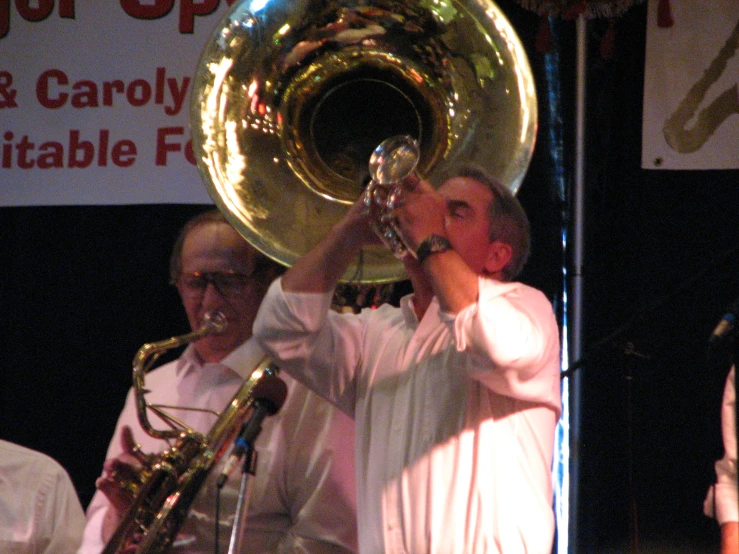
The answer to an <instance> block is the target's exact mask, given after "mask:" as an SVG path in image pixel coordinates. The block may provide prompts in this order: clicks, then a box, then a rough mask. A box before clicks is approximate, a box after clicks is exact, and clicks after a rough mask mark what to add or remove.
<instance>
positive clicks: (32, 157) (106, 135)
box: [0, 129, 137, 169]
mask: <svg viewBox="0 0 739 554" xmlns="http://www.w3.org/2000/svg"><path fill="white" fill-rule="evenodd" d="M3 139H4V140H5V143H4V144H3V145H2V155H1V157H0V165H2V167H3V168H4V169H12V168H13V167H17V168H19V169H31V168H33V167H37V168H39V169H52V168H57V169H63V168H65V167H66V168H68V169H84V168H87V167H90V166H91V165H92V164H93V162H94V161H96V165H97V166H98V167H106V166H107V165H108V159H109V158H110V161H111V163H112V164H113V165H115V166H117V167H129V166H131V165H133V164H134V163H135V162H136V155H137V150H136V145H135V144H134V143H133V141H131V140H128V139H123V140H119V141H117V142H115V143H114V144H113V146H112V148H111V147H109V144H110V131H109V130H108V129H101V130H100V131H99V132H98V137H97V142H93V141H92V140H88V139H87V138H83V137H82V133H81V132H80V131H79V130H78V129H72V130H71V131H69V141H68V143H67V145H66V147H65V145H64V144H63V143H61V142H58V141H53V140H52V141H46V142H43V143H42V144H41V145H40V146H39V147H38V149H36V143H35V142H32V141H31V140H30V139H29V137H28V135H23V136H22V137H21V139H20V140H19V141H17V142H16V143H13V142H12V141H13V139H14V135H13V133H12V131H6V132H5V134H4V135H3ZM13 150H15V159H13ZM65 150H66V152H67V155H66V157H65V155H64V153H65ZM96 154H97V157H96ZM65 162H66V163H65Z"/></svg>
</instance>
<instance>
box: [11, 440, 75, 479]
mask: <svg viewBox="0 0 739 554" xmlns="http://www.w3.org/2000/svg"><path fill="white" fill-rule="evenodd" d="M0 466H3V467H4V468H5V469H6V470H8V471H9V468H10V467H17V468H19V469H22V470H23V471H35V472H38V473H66V470H65V469H64V468H63V467H62V465H61V464H60V463H59V462H57V461H56V460H55V459H54V458H52V457H51V456H49V455H48V454H44V453H43V452H40V451H38V450H33V449H32V448H28V447H25V446H21V445H20V444H16V443H13V442H8V441H4V440H0Z"/></svg>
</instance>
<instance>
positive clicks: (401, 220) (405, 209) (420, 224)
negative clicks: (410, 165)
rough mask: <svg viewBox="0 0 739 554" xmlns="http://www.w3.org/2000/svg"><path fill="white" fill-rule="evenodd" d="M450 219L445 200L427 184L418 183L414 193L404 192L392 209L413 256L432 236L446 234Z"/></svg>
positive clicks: (400, 231) (412, 190) (426, 182)
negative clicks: (422, 243)
mask: <svg viewBox="0 0 739 554" xmlns="http://www.w3.org/2000/svg"><path fill="white" fill-rule="evenodd" d="M447 215H448V208H447V202H446V199H445V198H444V197H443V196H442V195H441V194H439V193H438V192H437V191H436V190H435V189H434V187H432V186H431V183H429V182H428V181H425V180H421V181H419V182H418V183H417V184H416V185H415V187H413V189H408V188H403V189H402V192H401V194H400V198H399V201H398V202H397V203H396V206H395V208H394V209H393V216H394V217H395V219H396V221H397V228H398V232H399V234H400V236H401V238H402V239H403V242H404V243H405V244H406V246H408V247H409V248H411V249H412V250H413V251H414V252H415V250H416V249H417V248H418V245H419V244H420V243H421V241H423V239H425V238H426V237H428V236H429V235H432V234H437V235H442V236H444V235H445V234H446V232H445V226H446V218H447Z"/></svg>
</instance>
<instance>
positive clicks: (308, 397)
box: [80, 210, 356, 554]
mask: <svg viewBox="0 0 739 554" xmlns="http://www.w3.org/2000/svg"><path fill="white" fill-rule="evenodd" d="M278 273H279V266H277V265H276V264H274V263H273V262H272V261H271V260H269V259H268V258H266V257H265V256H263V255H262V254H260V253H259V252H257V251H256V250H255V249H254V248H253V247H252V246H251V245H249V244H248V243H246V242H245V241H244V240H243V239H242V238H241V237H240V236H239V234H238V233H237V232H236V231H235V230H234V229H233V228H232V227H231V226H230V225H229V224H228V223H227V222H226V220H225V219H224V217H223V215H222V214H221V213H220V212H218V211H215V210H212V211H208V212H205V213H203V214H201V215H199V216H197V217H195V218H194V219H192V220H191V221H190V222H188V223H187V225H185V227H184V228H183V230H182V232H181V234H180V237H179V238H178V240H177V242H176V244H175V247H174V250H173V253H172V258H171V263H170V275H171V280H172V282H173V283H174V284H175V285H176V287H177V290H178V292H179V294H180V297H181V299H182V303H183V305H184V308H185V312H186V313H187V317H188V320H189V323H190V326H191V327H192V329H199V328H200V327H201V325H202V323H203V318H204V316H205V314H206V313H209V312H212V311H214V310H217V311H219V312H221V313H222V314H223V315H224V316H225V318H226V322H227V326H226V329H225V331H224V332H222V333H216V334H212V335H209V336H206V337H205V338H202V339H200V340H198V341H196V342H194V343H192V344H190V345H189V346H188V347H187V348H186V349H185V351H184V353H183V354H182V355H181V356H180V358H179V359H177V360H176V361H173V362H170V363H168V364H166V365H163V366H161V367H159V368H157V369H155V370H154V371H152V372H150V373H149V374H148V375H147V377H146V388H147V389H148V390H149V391H150V392H148V393H147V395H146V396H147V400H148V402H149V403H150V404H157V405H164V406H167V408H166V409H165V411H166V412H167V413H169V414H170V415H172V416H174V417H176V418H177V419H179V420H181V421H183V422H184V423H185V424H187V425H188V426H189V427H191V428H193V429H195V430H196V431H198V432H200V433H203V434H205V433H207V432H208V430H209V429H210V428H211V427H212V426H213V424H214V423H215V421H216V419H217V418H216V415H215V414H214V413H213V412H220V411H221V410H223V409H224V407H225V406H226V404H227V403H228V402H229V401H230V400H231V398H232V396H233V395H234V393H235V392H236V390H237V389H238V388H239V386H240V385H241V383H242V382H243V380H244V379H245V378H246V377H248V376H249V374H250V372H251V371H252V370H253V369H254V366H255V365H256V364H257V363H258V362H259V360H261V359H262V358H263V356H264V352H263V351H262V350H261V349H260V347H259V346H258V344H257V343H256V342H255V341H254V339H252V338H251V329H252V323H253V321H254V317H255V314H256V311H257V308H258V306H259V304H260V302H261V300H262V298H263V296H264V294H265V291H266V289H267V287H268V285H269V283H270V282H271V281H272V280H273V278H274V277H275V276H276V275H277V274H278ZM238 346H240V348H239V350H238V352H234V349H236V347H238ZM281 378H283V379H284V380H285V381H286V383H287V386H288V394H287V400H286V401H285V404H284V405H283V406H282V408H281V410H280V411H279V412H278V413H277V414H276V415H274V416H272V417H268V418H267V419H265V420H264V423H263V430H262V433H261V434H260V435H259V438H258V439H257V441H256V445H255V449H256V451H257V453H258V457H257V467H256V474H255V476H254V478H253V481H252V483H251V485H250V489H251V493H250V495H249V501H250V502H249V506H248V514H247V518H246V520H245V527H244V536H243V538H242V540H241V541H240V543H241V544H242V545H243V547H244V548H243V549H242V550H241V551H240V552H241V553H252V552H253V553H257V552H259V553H263V552H309V553H317V554H323V553H329V552H330V553H335V552H337V553H338V552H345V553H349V552H355V551H356V523H355V492H354V480H353V451H352V449H353V423H352V421H351V420H350V419H349V418H348V417H347V416H346V415H344V414H342V413H340V412H339V411H338V410H336V409H334V408H333V407H332V406H330V405H329V404H328V403H327V402H325V401H324V400H322V399H320V398H319V397H318V396H317V395H315V394H314V393H312V392H310V391H308V390H307V389H306V388H305V387H303V386H302V385H300V384H299V383H297V382H296V381H295V380H293V379H291V378H289V377H288V376H286V375H284V376H283V375H281ZM172 406H175V408H171V407H172ZM178 406H183V407H190V408H195V409H196V411H192V410H185V409H179V408H176V407H178ZM205 410H209V411H205ZM150 416H151V421H152V425H153V426H154V427H157V424H160V423H161V420H160V419H158V417H156V416H154V415H152V414H150ZM134 442H138V443H139V446H140V449H141V450H142V451H143V452H145V453H157V452H161V451H163V450H165V449H166V448H168V446H169V445H168V444H167V442H166V441H164V440H160V439H156V438H152V437H151V436H149V435H147V433H145V432H144V431H143V430H142V427H141V425H140V424H139V421H138V418H137V409H136V399H135V393H134V390H132V391H131V392H130V393H129V395H128V398H127V399H126V404H125V406H124V408H123V411H122V413H121V415H120V418H119V420H118V424H117V426H116V429H115V433H114V435H113V439H112V441H111V443H110V447H109V449H108V455H107V460H106V462H105V464H104V467H103V474H102V476H101V477H100V478H99V479H98V480H97V482H96V485H97V487H98V491H97V492H96V494H95V496H94V497H93V499H92V502H91V503H90V506H89V507H88V510H87V526H86V528H85V536H84V541H83V545H82V547H81V549H80V552H81V553H84V554H90V553H99V552H101V551H102V549H103V547H104V545H105V544H106V542H107V541H108V540H109V539H110V537H111V535H112V534H113V533H114V531H115V530H116V528H117V526H118V524H119V523H120V521H121V517H122V515H123V514H124V513H125V511H126V510H127V509H128V506H129V505H130V499H129V500H127V499H126V497H125V495H123V494H122V492H121V491H122V484H123V483H122V481H121V480H122V479H123V480H124V481H125V480H126V479H127V478H128V479H130V478H132V472H133V471H134V468H135V466H137V465H140V464H139V462H138V460H137V458H136V456H135V455H134V452H133V449H134ZM218 474H219V468H218V467H217V468H216V470H215V471H213V472H212V477H213V479H211V481H214V480H215V477H216V476H217V475H218ZM238 487H239V478H238V475H237V474H236V472H235V473H234V475H232V476H231V477H230V478H229V479H228V481H227V482H226V485H225V486H224V487H223V489H222V490H221V491H220V499H219V500H220V517H219V518H218V521H219V529H218V537H219V544H218V545H217V546H216V544H215V537H216V532H217V531H216V524H215V521H216V515H215V508H216V506H215V503H216V495H215V487H214V484H213V483H211V482H206V483H205V485H203V488H202V489H201V491H200V494H199V496H198V497H197V498H196V499H195V501H194V502H193V505H192V509H191V510H190V517H189V518H188V521H186V522H185V524H184V525H182V527H181V529H180V533H179V534H178V536H177V538H176V539H175V542H174V547H173V548H172V550H171V551H172V552H180V553H206V552H207V553H212V552H222V553H225V552H226V551H227V550H228V547H229V541H230V536H229V535H230V532H231V528H232V525H233V523H234V512H235V506H236V500H237V497H238Z"/></svg>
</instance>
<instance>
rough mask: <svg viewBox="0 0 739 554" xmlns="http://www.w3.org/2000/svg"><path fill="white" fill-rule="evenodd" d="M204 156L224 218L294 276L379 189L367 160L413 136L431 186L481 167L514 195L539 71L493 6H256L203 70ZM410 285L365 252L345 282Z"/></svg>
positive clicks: (427, 1)
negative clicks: (372, 184)
mask: <svg viewBox="0 0 739 554" xmlns="http://www.w3.org/2000/svg"><path fill="white" fill-rule="evenodd" d="M191 116H192V117H191V124H192V138H193V148H194V152H195V157H196V159H197V164H198V168H199V171H200V173H201V176H202V178H203V180H204V182H205V186H206V188H207V189H208V191H209V194H210V195H211V197H212V198H213V201H214V202H215V204H216V205H217V207H218V208H219V209H220V210H221V211H222V212H223V213H224V215H225V216H226V218H227V219H228V220H229V222H230V223H231V224H232V225H233V226H234V227H235V228H236V229H237V231H239V233H241V234H242V235H243V236H244V238H245V239H246V240H248V241H249V242H250V243H251V244H253V245H254V246H255V247H256V248H257V249H259V250H260V251H262V252H263V253H264V254H266V255H267V256H269V257H270V258H272V259H274V260H275V261H277V262H279V263H281V264H283V265H286V266H290V265H292V264H293V263H294V262H295V261H296V260H297V259H298V258H299V257H300V256H302V255H303V254H304V253H305V252H307V251H308V250H310V248H311V247H312V246H313V245H314V244H315V243H316V242H318V240H319V239H320V238H321V237H323V236H324V235H325V234H326V233H327V232H328V231H329V229H330V228H331V227H332V226H333V225H334V224H335V223H336V222H337V221H338V220H339V219H340V218H341V217H342V216H343V215H344V214H345V213H346V211H347V209H348V208H349V206H350V205H351V204H352V203H353V202H354V201H355V200H357V199H358V198H359V197H360V196H361V195H362V192H363V189H364V187H365V186H366V184H367V182H368V181H369V175H368V160H369V158H370V155H371V153H372V152H373V150H374V149H375V147H377V145H379V144H380V143H381V142H383V141H384V140H385V139H387V138H388V137H392V136H396V135H409V136H411V137H413V138H414V139H416V141H417V142H418V144H419V149H420V159H419V162H418V166H417V171H418V173H419V174H421V175H423V176H425V177H427V178H430V179H431V181H432V183H434V184H435V185H438V184H439V183H438V182H437V179H439V178H441V177H442V176H444V174H445V172H448V171H450V170H451V169H453V168H454V167H455V166H456V165H459V164H472V165H475V166H478V167H480V168H482V169H484V170H486V171H488V172H489V173H490V174H492V175H493V176H494V177H496V178H497V179H498V180H500V181H501V182H502V183H504V184H505V185H506V186H508V187H509V188H510V189H511V190H512V191H513V192H514V193H515V192H516V191H517V190H518V187H519V185H520V184H521V181H522V179H523V177H524V174H525V173H526V170H527V168H528V164H529V161H530V158H531V154H532V151H533V147H534V139H535V134H536V128H537V110H536V94H535V90H534V82H533V78H532V75H531V70H530V67H529V64H528V61H527V58H526V55H525V53H524V50H523V48H522V46H521V43H520V41H519V39H518V37H517V35H516V33H515V32H514V30H513V28H512V26H511V24H510V23H509V22H508V20H507V19H506V18H505V16H504V15H503V14H502V12H501V11H500V9H499V8H498V7H497V6H496V5H495V4H493V3H492V2H490V1H489V0H470V1H466V2H461V1H460V2H458V1H453V0H399V1H391V0H341V1H339V0H335V1H327V0H250V1H241V2H237V3H235V4H234V5H233V6H232V7H231V9H230V10H229V12H228V13H227V14H226V15H225V16H224V17H223V19H222V20H221V22H220V23H219V24H218V25H217V26H216V28H215V31H214V32H213V35H212V37H211V40H209V41H208V43H207V45H206V47H205V50H204V52H203V55H202V57H201V60H200V62H199V64H198V67H197V71H196V75H195V80H194V89H193V103H192V114H191ZM403 278H405V272H404V269H403V265H402V263H401V262H400V261H399V260H398V259H397V258H396V257H395V256H394V255H393V253H392V252H390V251H388V249H386V248H383V247H380V246H372V247H367V248H365V249H363V250H362V252H361V253H360V255H359V256H358V258H357V259H356V260H355V261H354V263H353V264H352V265H351V266H350V267H349V269H348V270H347V272H346V273H345V274H344V276H343V278H342V280H343V281H347V282H355V283H387V282H393V281H397V280H400V279H403Z"/></svg>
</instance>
